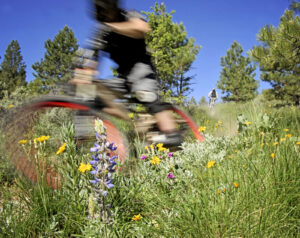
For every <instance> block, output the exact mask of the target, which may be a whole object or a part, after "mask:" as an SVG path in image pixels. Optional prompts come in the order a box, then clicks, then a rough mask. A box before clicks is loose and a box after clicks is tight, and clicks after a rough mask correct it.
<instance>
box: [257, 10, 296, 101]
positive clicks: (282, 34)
mask: <svg viewBox="0 0 300 238" xmlns="http://www.w3.org/2000/svg"><path fill="white" fill-rule="evenodd" d="M258 41H259V42H261V43H262V44H261V45H260V46H256V47H253V49H252V51H251V55H252V57H253V59H254V60H255V61H256V62H258V64H259V67H260V70H261V72H262V73H261V76H260V78H261V79H262V80H263V81H265V82H269V83H270V84H271V87H272V88H271V89H270V90H269V92H268V93H266V94H265V95H266V96H268V95H269V96H271V95H272V96H271V97H270V98H272V97H273V98H275V99H278V100H283V101H284V102H286V103H292V104H295V105H299V103H300V17H299V16H296V17H294V12H293V11H290V10H286V11H285V12H284V15H283V16H282V17H281V19H280V23H279V26H278V27H277V28H276V27H274V26H272V25H267V26H265V27H263V28H262V29H261V30H260V31H259V34H258Z"/></svg>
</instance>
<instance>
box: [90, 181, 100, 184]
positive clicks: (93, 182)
mask: <svg viewBox="0 0 300 238" xmlns="http://www.w3.org/2000/svg"><path fill="white" fill-rule="evenodd" d="M90 182H91V183H92V184H96V183H98V181H96V180H90Z"/></svg>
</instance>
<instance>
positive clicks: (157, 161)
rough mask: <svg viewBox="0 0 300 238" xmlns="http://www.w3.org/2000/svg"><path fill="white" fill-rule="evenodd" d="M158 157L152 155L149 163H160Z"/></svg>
mask: <svg viewBox="0 0 300 238" xmlns="http://www.w3.org/2000/svg"><path fill="white" fill-rule="evenodd" d="M160 161H161V160H160V158H158V157H157V156H154V157H153V158H152V159H151V160H150V162H151V164H157V165H158V164H159V163H160Z"/></svg>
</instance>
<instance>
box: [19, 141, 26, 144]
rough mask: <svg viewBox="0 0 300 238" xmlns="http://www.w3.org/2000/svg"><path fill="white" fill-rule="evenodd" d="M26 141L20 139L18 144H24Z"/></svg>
mask: <svg viewBox="0 0 300 238" xmlns="http://www.w3.org/2000/svg"><path fill="white" fill-rule="evenodd" d="M26 143H27V140H20V141H19V144H21V145H24V144H26Z"/></svg>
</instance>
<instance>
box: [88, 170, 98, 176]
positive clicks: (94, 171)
mask: <svg viewBox="0 0 300 238" xmlns="http://www.w3.org/2000/svg"><path fill="white" fill-rule="evenodd" d="M97 172H98V171H97V170H93V171H91V172H90V174H93V175H95V174H96V173H97Z"/></svg>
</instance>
